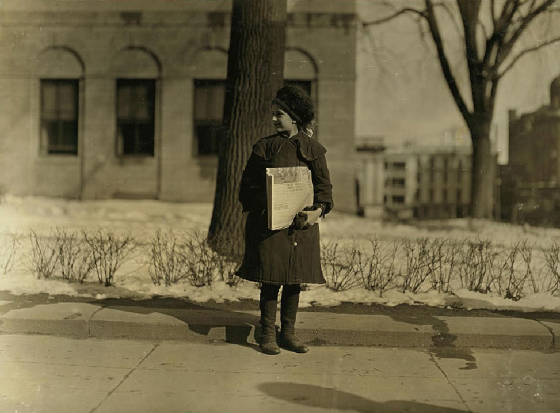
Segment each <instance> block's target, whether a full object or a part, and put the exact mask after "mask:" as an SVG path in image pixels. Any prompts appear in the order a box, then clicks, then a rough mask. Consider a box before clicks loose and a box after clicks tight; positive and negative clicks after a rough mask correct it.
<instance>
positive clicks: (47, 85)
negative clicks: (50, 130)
mask: <svg viewBox="0 0 560 413" xmlns="http://www.w3.org/2000/svg"><path fill="white" fill-rule="evenodd" d="M41 118H42V119H51V120H55V119H57V107H56V83H55V82H53V81H48V80H42V81H41Z"/></svg>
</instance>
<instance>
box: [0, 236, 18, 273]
mask: <svg viewBox="0 0 560 413" xmlns="http://www.w3.org/2000/svg"><path fill="white" fill-rule="evenodd" d="M1 240H2V241H1V243H0V273H1V274H4V275H6V274H8V273H9V272H10V271H12V269H13V268H14V265H15V261H16V257H17V250H18V248H19V247H20V242H19V240H18V238H17V237H16V236H15V234H6V235H3V236H2V238H1Z"/></svg>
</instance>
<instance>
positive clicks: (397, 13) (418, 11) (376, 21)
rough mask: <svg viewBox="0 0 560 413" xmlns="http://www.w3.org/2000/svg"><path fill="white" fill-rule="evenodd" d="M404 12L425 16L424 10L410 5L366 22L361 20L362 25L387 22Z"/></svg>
mask: <svg viewBox="0 0 560 413" xmlns="http://www.w3.org/2000/svg"><path fill="white" fill-rule="evenodd" d="M405 14H417V15H419V16H421V17H426V16H425V11H424V10H418V9H414V8H412V7H405V8H402V9H399V10H397V11H395V12H394V13H392V14H390V15H388V16H385V17H382V18H380V19H375V20H371V21H368V22H362V26H364V27H367V26H372V25H376V24H383V23H387V22H388V21H391V20H393V19H396V18H397V17H399V16H402V15H405Z"/></svg>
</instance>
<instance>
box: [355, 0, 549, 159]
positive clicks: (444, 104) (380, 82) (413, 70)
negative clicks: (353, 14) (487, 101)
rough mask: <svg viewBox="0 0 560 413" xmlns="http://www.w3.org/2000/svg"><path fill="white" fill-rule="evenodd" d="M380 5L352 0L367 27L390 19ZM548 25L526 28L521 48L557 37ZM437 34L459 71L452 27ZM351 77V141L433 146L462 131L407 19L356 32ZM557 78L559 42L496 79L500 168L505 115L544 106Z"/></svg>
mask: <svg viewBox="0 0 560 413" xmlns="http://www.w3.org/2000/svg"><path fill="white" fill-rule="evenodd" d="M381 3H382V2H381V1H379V0H357V9H358V13H359V15H360V18H361V19H362V20H364V21H368V20H371V19H375V18H379V17H382V16H385V15H387V14H390V13H391V9H390V8H387V7H384V6H383V5H382V4H381ZM449 3H451V2H449ZM407 4H411V2H410V1H409V2H408V3H407ZM551 25H552V29H549V26H547V25H543V24H539V25H537V26H534V27H533V28H532V30H530V31H529V32H528V33H527V35H526V36H525V38H523V42H524V44H525V45H531V44H533V42H534V41H538V40H539V39H542V38H543V37H544V36H550V35H551V32H552V35H554V34H556V35H560V13H556V15H555V16H554V17H553V20H552V21H551ZM545 26H546V28H547V30H548V31H547V32H546V33H544V32H543V28H544V27H545ZM442 30H443V33H444V36H443V37H444V42H445V43H446V47H447V49H446V50H447V51H448V52H449V53H450V55H451V56H453V58H452V59H453V60H452V63H453V68H454V70H455V71H456V73H460V72H461V70H462V71H463V72H464V70H465V63H464V60H463V59H461V56H462V48H461V43H460V39H459V38H458V37H457V34H456V33H457V31H456V29H455V27H454V26H452V25H450V24H445V23H444V24H443V27H442ZM554 32H556V33H554ZM357 73H358V77H357V83H358V85H357V88H356V91H357V97H356V99H357V120H356V134H357V136H382V137H384V139H385V142H387V143H389V144H399V143H401V142H404V141H407V140H409V141H414V142H418V143H438V142H441V141H442V136H443V135H444V133H445V131H446V130H448V129H465V125H464V122H463V120H462V118H461V117H460V115H459V112H458V109H457V108H456V106H455V103H454V102H453V100H452V98H451V94H450V92H449V90H448V88H447V85H446V83H445V81H444V79H443V75H442V74H441V69H440V66H439V62H438V60H437V57H436V54H435V51H434V48H433V46H432V40H431V37H430V36H429V34H426V36H425V38H424V40H422V39H421V36H420V30H419V28H418V25H417V23H416V22H415V21H414V20H412V19H411V18H410V17H400V18H398V19H395V20H393V21H391V22H389V23H385V24H384V25H381V26H374V27H372V28H371V29H370V30H369V32H368V33H364V32H360V33H359V35H358V61H357ZM557 76H560V43H556V44H554V45H551V46H549V47H547V48H545V49H542V50H541V51H539V52H537V53H533V54H530V55H527V56H526V57H524V58H523V59H521V60H519V61H518V63H517V65H516V66H515V67H514V69H513V70H511V71H510V72H509V73H508V74H507V75H506V76H505V77H504V79H503V81H502V83H501V86H500V89H499V91H498V97H497V102H496V111H495V116H494V121H495V122H494V123H495V125H494V134H495V137H496V149H497V150H498V159H499V162H500V163H507V135H508V122H507V120H508V110H510V109H515V110H517V112H518V113H526V112H531V111H534V110H536V109H538V108H539V107H541V106H543V105H546V104H548V103H549V101H550V100H549V85H550V82H551V81H552V80H553V79H554V78H555V77H557ZM463 84H464V82H463Z"/></svg>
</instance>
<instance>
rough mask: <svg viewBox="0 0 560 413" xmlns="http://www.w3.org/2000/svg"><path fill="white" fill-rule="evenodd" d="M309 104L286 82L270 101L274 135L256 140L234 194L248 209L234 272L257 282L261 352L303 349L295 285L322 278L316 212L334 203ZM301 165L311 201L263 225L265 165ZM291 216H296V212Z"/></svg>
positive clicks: (299, 91) (311, 105) (313, 281)
mask: <svg viewBox="0 0 560 413" xmlns="http://www.w3.org/2000/svg"><path fill="white" fill-rule="evenodd" d="M314 116H315V114H314V109H313V103H312V102H311V99H310V98H309V96H308V95H307V94H306V93H305V92H304V91H303V90H301V89H299V88H297V87H293V86H285V87H283V88H282V89H280V90H279V91H278V92H277V94H276V97H275V99H274V100H273V102H272V123H273V125H274V127H275V128H276V132H277V133H276V134H274V135H271V136H268V137H265V138H262V139H260V140H259V141H258V142H257V143H256V144H255V145H254V146H253V152H252V154H251V156H250V158H249V161H248V163H247V166H246V167H245V170H244V172H243V177H242V180H241V188H240V194H239V199H240V201H241V203H242V205H243V210H244V211H247V212H248V215H247V224H246V229H245V256H244V258H243V262H242V264H241V267H240V268H239V270H238V275H239V276H241V277H242V278H245V279H247V280H251V281H256V282H260V283H261V292H260V311H261V319H260V324H261V331H262V336H261V341H260V348H261V350H262V351H263V353H266V354H278V353H280V349H279V347H278V344H279V345H280V347H282V348H284V349H287V350H290V351H294V352H297V353H306V352H307V351H308V348H307V347H306V346H305V345H304V344H303V343H302V342H301V341H299V340H298V338H297V337H296V336H295V322H296V313H297V310H298V304H299V293H300V291H301V288H300V284H302V283H306V284H310V283H318V284H322V283H324V282H325V279H324V278H323V274H322V271H321V257H320V250H321V247H320V242H319V225H317V224H316V222H317V220H318V219H319V217H321V216H324V215H325V214H327V213H328V212H329V211H330V210H331V209H332V207H333V201H332V185H331V182H330V178H329V170H328V168H327V162H326V159H325V152H326V149H325V148H324V147H323V146H322V145H321V144H320V143H319V142H317V141H316V140H315V139H312V138H311V135H312V133H313V132H312V130H311V129H310V124H311V122H312V121H313V119H314ZM291 166H306V167H308V168H309V169H310V170H311V176H312V181H313V189H314V205H313V209H311V210H304V211H302V212H301V213H300V214H298V217H297V219H294V223H293V224H292V225H291V226H290V227H289V228H286V229H281V230H277V231H272V230H269V229H268V225H267V224H268V221H267V211H266V168H281V167H291ZM295 218H296V217H295ZM281 286H282V298H281V307H280V321H281V330H280V336H279V340H278V344H277V342H276V327H275V323H276V307H277V302H278V292H279V290H280V287H281Z"/></svg>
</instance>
